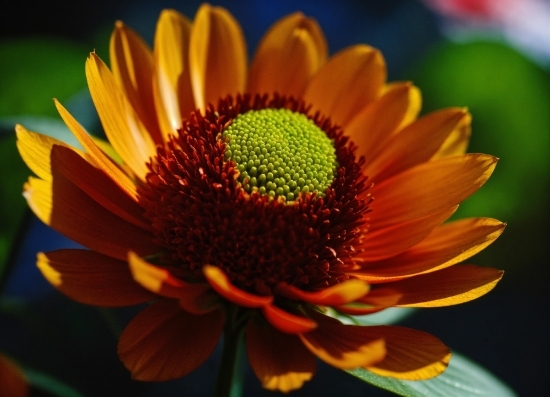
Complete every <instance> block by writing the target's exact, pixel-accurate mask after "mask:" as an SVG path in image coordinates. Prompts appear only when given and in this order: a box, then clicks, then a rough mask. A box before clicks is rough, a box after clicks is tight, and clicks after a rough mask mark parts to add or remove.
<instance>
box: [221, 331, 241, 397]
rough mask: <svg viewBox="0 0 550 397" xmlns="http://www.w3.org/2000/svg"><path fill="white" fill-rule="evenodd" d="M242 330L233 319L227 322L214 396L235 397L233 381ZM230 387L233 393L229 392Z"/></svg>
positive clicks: (236, 372) (236, 370)
mask: <svg viewBox="0 0 550 397" xmlns="http://www.w3.org/2000/svg"><path fill="white" fill-rule="evenodd" d="M242 331H243V328H242V326H238V325H237V324H235V322H233V321H228V322H227V325H226V327H225V331H224V341H223V352H222V359H221V362H220V369H219V372H218V379H216V389H215V390H214V397H236V396H235V395H234V394H235V392H236V391H237V390H238V389H234V388H233V382H234V380H235V378H236V375H238V372H239V371H238V368H237V367H238V362H237V357H238V353H239V343H240V341H241V335H242ZM232 389H233V393H231V391H232ZM239 394H240V393H239Z"/></svg>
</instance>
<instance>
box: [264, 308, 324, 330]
mask: <svg viewBox="0 0 550 397" xmlns="http://www.w3.org/2000/svg"><path fill="white" fill-rule="evenodd" d="M262 313H263V314H264V317H265V318H266V319H267V321H269V322H270V323H271V325H273V326H274V327H275V328H277V329H278V330H279V331H281V332H284V333H286V334H299V333H304V332H308V331H311V330H312V329H315V328H317V324H316V323H315V321H312V320H310V319H309V318H307V317H304V316H298V315H295V314H291V313H289V312H287V311H286V310H283V309H280V308H278V307H277V306H275V305H265V306H264V307H262Z"/></svg>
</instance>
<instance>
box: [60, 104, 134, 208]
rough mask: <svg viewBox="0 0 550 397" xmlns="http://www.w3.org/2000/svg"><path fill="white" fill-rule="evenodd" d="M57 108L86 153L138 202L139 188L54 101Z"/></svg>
mask: <svg viewBox="0 0 550 397" xmlns="http://www.w3.org/2000/svg"><path fill="white" fill-rule="evenodd" d="M54 103H55V106H56V107H57V110H58V111H59V114H60V115H61V117H62V118H63V121H64V122H65V124H67V126H68V127H69V129H70V130H71V132H72V133H73V134H74V136H75V137H76V139H78V141H79V142H80V144H81V145H82V146H83V147H84V149H86V152H87V153H88V154H89V155H90V157H91V158H92V159H93V160H94V161H95V163H96V165H97V166H98V167H99V168H100V169H101V170H102V171H103V172H105V173H106V174H107V175H109V178H111V179H112V180H113V181H114V182H115V183H116V184H117V185H118V186H120V187H121V188H122V190H123V191H124V192H126V194H127V195H129V196H130V197H132V198H133V199H136V200H137V188H136V185H135V184H134V183H133V182H132V180H131V179H130V178H129V177H128V175H126V174H125V173H123V172H122V171H121V170H120V168H118V167H117V166H116V165H115V164H114V163H113V162H112V161H111V159H110V158H109V157H107V156H106V155H105V153H103V151H102V150H101V149H100V148H99V147H98V146H97V144H96V143H95V142H94V141H93V139H92V138H91V137H90V136H89V135H88V133H87V132H86V130H84V128H82V126H81V125H80V124H79V123H78V122H77V121H76V120H75V119H74V117H73V116H72V115H71V114H70V113H69V112H68V111H67V110H66V109H65V108H64V107H63V106H62V105H61V104H60V103H59V102H58V101H57V100H55V99H54Z"/></svg>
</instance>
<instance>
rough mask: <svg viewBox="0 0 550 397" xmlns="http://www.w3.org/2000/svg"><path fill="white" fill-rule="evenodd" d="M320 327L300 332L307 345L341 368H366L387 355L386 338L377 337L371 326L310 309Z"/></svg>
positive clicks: (320, 356)
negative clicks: (350, 323)
mask: <svg viewBox="0 0 550 397" xmlns="http://www.w3.org/2000/svg"><path fill="white" fill-rule="evenodd" d="M308 313H309V314H310V316H311V318H312V319H313V320H314V321H316V322H317V324H318V328H317V329H315V330H313V331H310V332H308V333H306V334H299V336H300V339H301V340H302V342H303V343H304V345H306V347H307V348H308V349H309V350H310V351H311V352H312V353H313V354H315V355H316V356H317V357H319V358H320V359H321V360H323V361H325V362H326V363H328V364H330V365H332V366H334V367H337V368H341V369H351V368H357V367H366V366H370V365H373V364H375V363H377V362H379V361H381V360H382V359H383V358H384V356H385V355H386V349H385V347H384V339H383V337H381V336H377V337H373V336H372V335H371V333H370V332H369V331H368V329H369V328H370V327H361V326H357V325H344V324H342V323H341V322H339V321H338V320H335V319H333V318H330V317H327V316H325V315H323V314H320V313H318V312H315V311H310V312H308Z"/></svg>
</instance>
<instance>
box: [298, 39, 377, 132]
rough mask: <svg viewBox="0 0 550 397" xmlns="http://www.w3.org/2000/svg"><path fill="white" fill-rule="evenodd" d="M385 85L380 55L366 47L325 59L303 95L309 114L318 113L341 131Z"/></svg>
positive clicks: (362, 46)
mask: <svg viewBox="0 0 550 397" xmlns="http://www.w3.org/2000/svg"><path fill="white" fill-rule="evenodd" d="M385 81H386V64H385V62H384V58H383V57H382V55H381V54H380V52H379V51H378V50H376V49H374V48H372V47H369V46H366V45H356V46H353V47H349V48H346V49H344V50H342V51H340V52H338V53H336V54H335V55H334V56H333V57H331V58H330V59H329V61H328V62H327V63H326V64H325V65H324V66H323V67H322V68H321V69H320V70H319V71H318V72H317V73H316V74H315V76H313V78H312V79H311V81H310V83H309V84H308V86H307V88H306V92H305V93H304V99H305V101H306V102H307V103H311V104H313V110H314V111H315V110H319V111H321V113H322V114H324V115H326V116H329V117H330V118H331V120H332V121H333V122H334V123H335V124H338V125H340V126H342V127H346V126H347V124H348V123H349V121H350V120H351V119H352V118H353V117H354V116H355V115H356V114H357V113H358V112H359V111H360V110H361V109H362V108H363V107H364V106H366V105H367V104H368V103H369V102H371V101H373V100H375V99H376V98H377V97H378V96H379V95H380V91H381V89H382V87H383V84H384V82H385Z"/></svg>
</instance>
